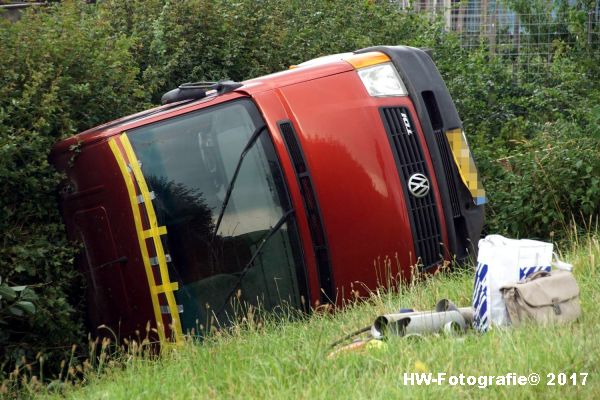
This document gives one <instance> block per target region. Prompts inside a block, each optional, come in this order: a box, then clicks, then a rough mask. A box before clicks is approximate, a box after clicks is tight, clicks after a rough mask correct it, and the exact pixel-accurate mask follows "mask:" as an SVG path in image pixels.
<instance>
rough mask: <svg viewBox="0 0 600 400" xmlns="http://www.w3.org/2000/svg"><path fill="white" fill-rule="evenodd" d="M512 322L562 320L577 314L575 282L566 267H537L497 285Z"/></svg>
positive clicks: (553, 321) (548, 322) (544, 322)
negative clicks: (506, 282) (529, 274)
mask: <svg viewBox="0 0 600 400" xmlns="http://www.w3.org/2000/svg"><path fill="white" fill-rule="evenodd" d="M500 291H501V292H502V296H503V297H504V301H505V304H506V310H507V311H508V315H509V317H510V321H511V324H512V325H513V326H519V325H520V324H522V323H524V322H535V323H539V324H543V325H546V324H553V323H565V322H569V321H573V320H576V319H577V318H579V316H580V315H581V306H580V304H579V286H578V285H577V281H575V277H573V274H571V273H570V272H566V271H552V272H546V271H539V272H536V273H534V274H532V275H531V276H529V277H527V278H525V279H523V280H522V281H520V282H518V283H515V284H511V285H506V286H503V287H502V288H500Z"/></svg>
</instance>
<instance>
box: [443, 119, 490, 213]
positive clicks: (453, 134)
mask: <svg viewBox="0 0 600 400" xmlns="http://www.w3.org/2000/svg"><path fill="white" fill-rule="evenodd" d="M446 137H447V138H448V143H449V144H450V150H451V151H452V156H453V157H454V162H455V163H456V165H457V166H458V172H459V174H460V178H461V179H462V181H463V182H464V184H465V185H466V186H467V188H468V189H469V192H471V196H472V197H473V199H474V200H475V204H483V202H485V190H484V189H483V184H482V183H481V180H480V178H479V174H478V173H477V167H476V166H475V160H473V156H472V154H471V150H469V145H468V144H467V142H466V140H465V137H464V135H463V132H462V130H461V129H452V130H449V131H447V132H446Z"/></svg>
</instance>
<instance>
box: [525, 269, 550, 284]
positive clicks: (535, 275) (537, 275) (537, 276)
mask: <svg viewBox="0 0 600 400" xmlns="http://www.w3.org/2000/svg"><path fill="white" fill-rule="evenodd" d="M550 275H551V274H550V272H548V271H544V270H540V271H537V272H534V273H533V274H531V275H529V276H528V277H526V278H525V279H523V280H521V282H531V281H534V280H536V279H540V278H544V277H546V276H550Z"/></svg>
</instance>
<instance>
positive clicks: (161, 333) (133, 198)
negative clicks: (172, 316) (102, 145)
mask: <svg viewBox="0 0 600 400" xmlns="http://www.w3.org/2000/svg"><path fill="white" fill-rule="evenodd" d="M108 146H109V147H110V149H111V150H112V153H113V155H114V156H115V160H116V161H117V165H118V166H119V169H120V170H121V174H122V175H123V180H124V181H125V186H126V187H127V193H128V194H129V201H130V204H131V210H132V211H133V220H134V222H135V230H136V232H137V237H138V242H139V246H140V251H141V252H142V260H143V261H144V269H145V271H146V278H147V279H148V287H149V288H150V292H151V296H150V297H151V299H152V308H153V309H154V318H155V319H156V328H157V331H158V337H159V339H160V342H161V343H163V342H164V341H165V328H164V326H163V322H162V314H161V312H160V304H159V302H158V296H156V295H154V294H152V291H153V288H154V287H155V286H156V285H155V282H154V273H153V272H152V266H151V265H150V257H149V256H148V248H147V247H146V242H145V238H144V235H143V226H142V217H141V214H140V209H139V206H138V202H137V195H136V192H135V187H134V184H133V180H132V179H131V175H130V174H129V171H128V170H127V164H126V162H125V160H124V159H123V156H122V154H121V150H119V147H118V146H117V143H116V141H115V139H114V138H111V139H109V141H108Z"/></svg>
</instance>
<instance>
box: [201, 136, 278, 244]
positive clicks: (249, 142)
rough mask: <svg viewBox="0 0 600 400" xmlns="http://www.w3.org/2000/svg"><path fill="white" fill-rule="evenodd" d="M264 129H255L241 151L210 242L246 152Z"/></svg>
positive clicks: (219, 224)
mask: <svg viewBox="0 0 600 400" xmlns="http://www.w3.org/2000/svg"><path fill="white" fill-rule="evenodd" d="M266 128H267V126H266V125H263V126H260V127H258V128H256V130H255V131H254V132H253V133H252V136H250V139H249V140H248V143H246V146H244V149H243V150H242V154H240V158H239V159H238V162H237V165H236V166H235V172H234V173H233V176H232V177H231V181H230V182H229V185H228V186H227V192H226V193H225V199H224V200H223V204H222V205H221V211H220V212H219V217H218V218H217V223H216V225H215V230H214V232H213V234H212V238H211V242H212V241H214V240H215V237H216V236H217V232H218V231H219V227H220V226H221V221H222V220H223V215H224V214H225V209H226V208H227V205H228V204H229V199H230V198H231V192H232V191H233V186H234V185H235V180H236V179H237V176H238V173H239V172H240V168H241V166H242V162H243V161H244V157H246V154H248V151H250V149H251V148H252V146H254V143H256V140H257V139H258V138H259V136H260V134H261V133H263V131H264V130H265V129H266Z"/></svg>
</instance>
